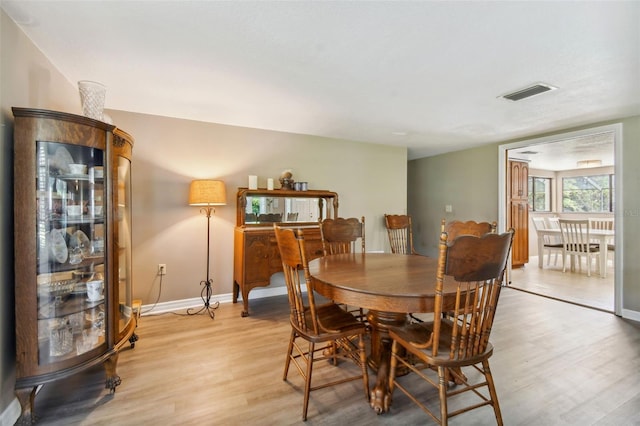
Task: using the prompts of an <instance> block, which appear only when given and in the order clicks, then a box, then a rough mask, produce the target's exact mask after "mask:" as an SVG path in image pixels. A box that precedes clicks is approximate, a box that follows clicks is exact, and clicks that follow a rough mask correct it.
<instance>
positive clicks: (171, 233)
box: [109, 110, 407, 305]
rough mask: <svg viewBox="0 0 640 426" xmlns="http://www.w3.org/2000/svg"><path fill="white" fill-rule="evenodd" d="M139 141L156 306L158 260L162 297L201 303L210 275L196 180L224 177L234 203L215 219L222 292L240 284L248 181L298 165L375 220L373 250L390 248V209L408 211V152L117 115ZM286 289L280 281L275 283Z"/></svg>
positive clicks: (306, 177) (146, 275) (146, 295)
mask: <svg viewBox="0 0 640 426" xmlns="http://www.w3.org/2000/svg"><path fill="white" fill-rule="evenodd" d="M109 115H110V116H111V117H112V118H113V120H114V123H117V125H118V126H119V127H121V128H123V129H124V130H126V131H127V132H129V133H131V134H132V135H133V136H134V137H135V144H134V149H133V152H134V155H133V158H134V159H133V168H132V176H133V183H132V185H133V256H134V259H133V266H134V268H133V271H134V297H136V298H141V299H143V303H144V304H145V305H148V304H151V303H153V302H154V301H155V300H156V297H157V294H158V288H159V277H158V276H157V275H156V272H157V267H158V266H157V265H158V263H166V264H167V275H166V276H165V277H164V278H163V283H162V294H161V296H160V299H159V301H160V302H164V301H176V300H182V299H191V298H197V297H199V294H200V290H201V287H200V285H199V283H200V281H202V280H203V279H204V278H205V276H206V219H205V216H204V215H202V214H200V213H199V210H198V209H197V208H194V207H189V206H188V205H187V194H188V189H189V182H190V181H191V180H192V179H194V178H215V179H222V180H223V181H224V182H225V183H226V187H227V205H226V206H220V207H217V208H216V215H215V217H214V218H212V231H211V232H212V237H211V274H212V278H213V290H214V294H229V293H231V291H232V288H233V287H232V285H233V229H234V226H235V221H236V205H235V195H236V191H237V188H238V187H246V186H247V184H248V175H250V174H251V175H258V177H259V178H258V185H259V187H261V188H265V187H266V185H267V178H268V177H271V178H274V180H275V181H276V187H279V184H278V183H277V179H278V177H279V176H280V173H281V172H282V171H283V170H285V169H291V170H292V172H293V175H294V176H293V177H294V179H295V180H297V181H306V182H309V187H310V188H311V189H327V190H331V191H336V192H337V193H338V195H339V199H340V206H339V213H340V216H343V217H360V216H363V215H364V216H365V218H366V242H367V250H387V251H388V240H387V236H386V231H385V229H384V222H383V216H384V214H385V213H389V212H398V213H404V212H405V211H406V209H405V206H406V167H407V154H406V149H405V148H397V147H390V146H384V145H373V144H364V143H359V142H351V141H345V140H335V139H327V138H319V137H314V136H305V135H296V134H290V133H281V132H273V131H267V130H257V129H249V128H242V127H234V126H225V125H221V124H211V123H203V122H197V121H188V120H179V119H173V118H166V117H158V116H150V115H144V114H134V113H127V112H122V111H114V110H110V111H109ZM274 284H278V283H274Z"/></svg>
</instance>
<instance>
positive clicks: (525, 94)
mask: <svg viewBox="0 0 640 426" xmlns="http://www.w3.org/2000/svg"><path fill="white" fill-rule="evenodd" d="M555 89H557V87H553V86H549V85H548V84H543V83H537V84H534V85H533V86H529V87H527V88H524V89H521V90H518V91H515V92H513V93H508V94H506V95H502V97H503V98H505V99H509V100H510V101H519V100H521V99H525V98H530V97H531V96H535V95H539V94H540V93H544V92H548V91H550V90H555Z"/></svg>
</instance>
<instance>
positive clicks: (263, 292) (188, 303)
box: [142, 286, 287, 316]
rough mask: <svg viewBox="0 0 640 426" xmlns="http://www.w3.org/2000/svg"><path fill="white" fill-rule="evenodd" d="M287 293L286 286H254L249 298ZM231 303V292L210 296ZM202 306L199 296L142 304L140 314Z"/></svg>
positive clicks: (213, 300) (218, 300)
mask: <svg viewBox="0 0 640 426" xmlns="http://www.w3.org/2000/svg"><path fill="white" fill-rule="evenodd" d="M283 294H287V288H286V287H282V286H281V287H270V288H256V289H254V290H252V291H251V299H262V298H264V297H272V296H281V295H283ZM241 301H242V296H240V297H238V303H241ZM215 302H219V303H221V304H222V303H232V302H233V294H231V293H225V294H214V295H213V296H211V302H210V303H215ZM199 306H202V299H201V298H200V297H194V298H192V299H182V300H172V301H169V302H162V303H158V304H156V305H142V316H144V315H154V314H163V313H166V312H173V311H180V310H184V309H189V308H197V307H199Z"/></svg>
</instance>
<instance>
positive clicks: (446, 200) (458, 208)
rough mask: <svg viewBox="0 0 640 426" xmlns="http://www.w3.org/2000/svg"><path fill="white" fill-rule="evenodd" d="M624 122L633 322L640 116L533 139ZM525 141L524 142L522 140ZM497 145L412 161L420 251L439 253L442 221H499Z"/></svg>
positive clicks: (637, 302)
mask: <svg viewBox="0 0 640 426" xmlns="http://www.w3.org/2000/svg"><path fill="white" fill-rule="evenodd" d="M614 123H622V125H623V151H622V170H623V174H622V176H618V177H617V178H616V179H617V180H616V184H617V185H622V194H623V195H622V199H623V213H622V224H618V223H616V229H618V230H623V231H622V232H624V243H623V244H624V245H623V283H624V286H623V300H622V309H623V311H626V314H627V315H628V316H630V317H633V318H636V319H637V318H640V285H639V284H638V281H639V279H638V277H639V276H640V262H638V261H637V259H639V258H640V193H639V192H638V188H639V187H640V169H639V168H638V167H637V165H636V163H637V160H638V158H640V116H635V117H629V118H624V119H620V120H615V121H609V122H604V123H594V124H593V125H589V126H582V127H580V128H574V129H566V130H563V131H558V132H554V133H551V134H545V135H531V136H530V137H527V138H526V139H533V138H537V137H543V136H551V135H552V134H559V133H566V132H570V131H574V130H582V129H585V128H589V127H597V126H602V125H607V124H614ZM518 141H519V140H518ZM518 141H516V140H513V141H505V142H503V143H501V144H497V143H496V144H492V145H487V146H483V147H480V148H476V149H469V150H465V151H459V152H452V153H448V154H443V155H438V156H434V157H428V158H421V159H418V160H413V161H410V162H409V166H408V179H407V186H408V188H409V195H408V210H409V213H410V214H411V215H412V216H413V220H414V224H415V227H416V232H417V234H418V235H417V236H416V238H415V241H416V249H417V250H418V251H420V252H422V253H424V254H427V255H435V254H436V243H435V242H437V239H438V233H439V232H440V228H439V220H440V219H441V218H446V219H447V220H452V219H459V220H469V219H473V220H486V219H491V220H496V219H497V218H498V146H499V145H503V144H508V143H512V142H518ZM446 204H451V205H452V206H453V213H452V214H445V212H444V206H445V205H446Z"/></svg>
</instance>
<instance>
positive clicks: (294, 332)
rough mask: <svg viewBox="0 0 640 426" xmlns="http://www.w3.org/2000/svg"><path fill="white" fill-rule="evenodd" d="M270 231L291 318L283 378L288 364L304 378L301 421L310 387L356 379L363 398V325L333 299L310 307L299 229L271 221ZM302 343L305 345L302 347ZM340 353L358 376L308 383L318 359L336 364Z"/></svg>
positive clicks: (310, 293)
mask: <svg viewBox="0 0 640 426" xmlns="http://www.w3.org/2000/svg"><path fill="white" fill-rule="evenodd" d="M274 229H275V236H276V241H277V243H278V249H279V250H280V257H281V259H282V268H283V271H284V277H285V283H286V285H287V294H288V296H289V308H290V316H289V318H290V322H291V337H290V339H289V348H288V349H287V358H286V361H285V366H284V376H283V380H287V375H288V372H289V367H290V365H291V364H292V363H293V365H294V366H295V367H296V369H297V370H298V372H299V373H300V375H301V376H302V377H303V378H304V380H305V384H304V400H303V405H302V420H306V419H307V409H308V406H309V395H310V393H311V391H315V390H317V389H322V388H326V387H329V386H334V385H337V384H340V383H344V382H348V381H352V380H360V379H362V381H363V384H364V393H365V398H366V399H367V401H368V400H369V376H368V372H367V361H366V354H365V340H364V337H365V333H366V327H365V325H364V324H363V323H362V322H360V321H358V320H357V319H356V318H355V317H354V316H353V315H351V314H350V313H348V312H345V311H344V310H343V309H342V308H341V307H339V306H338V305H337V304H335V303H333V302H329V303H324V304H321V305H316V295H315V291H314V288H313V278H312V277H311V275H310V274H309V266H308V262H307V257H306V249H305V240H304V233H303V231H302V230H297V231H294V230H293V229H291V228H283V227H280V226H278V225H274ZM300 269H302V271H303V274H302V276H303V277H304V281H306V297H305V294H304V293H303V291H304V282H302V281H303V280H302V279H301V274H300V273H299V272H300ZM302 341H304V342H306V343H307V345H306V347H305V345H304V342H302ZM342 357H344V358H347V359H350V360H352V361H353V362H355V364H356V365H357V366H358V374H355V375H349V376H346V377H345V375H344V374H340V378H337V379H335V380H333V379H329V378H326V381H323V383H321V384H318V385H314V386H312V380H311V376H312V373H313V368H314V365H315V364H316V363H317V362H318V361H323V360H329V361H331V362H332V364H334V365H337V363H338V359H339V358H342ZM329 374H330V373H329ZM331 409H336V407H331Z"/></svg>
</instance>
